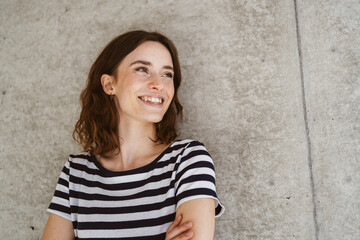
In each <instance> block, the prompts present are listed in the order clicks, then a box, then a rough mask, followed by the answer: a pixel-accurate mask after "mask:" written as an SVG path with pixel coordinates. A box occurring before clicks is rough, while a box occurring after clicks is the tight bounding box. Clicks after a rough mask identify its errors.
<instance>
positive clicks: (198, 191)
mask: <svg viewBox="0 0 360 240" xmlns="http://www.w3.org/2000/svg"><path fill="white" fill-rule="evenodd" d="M197 198H214V199H215V200H216V215H217V216H220V215H221V214H222V213H223V211H224V207H223V206H222V205H221V204H220V202H219V200H218V198H217V196H216V188H215V171H214V165H213V162H212V159H211V156H210V155H209V153H208V152H207V150H206V148H205V147H204V145H203V144H202V143H200V142H197V141H193V140H178V141H175V142H174V143H173V144H172V145H171V146H170V147H168V148H167V149H166V150H165V151H164V152H163V153H162V154H160V156H158V157H157V158H156V159H155V160H154V161H153V162H151V163H150V164H148V165H146V166H143V167H140V168H137V169H133V170H129V171H122V172H113V171H109V170H107V169H105V168H103V167H102V166H101V165H100V164H99V162H98V161H97V159H96V157H95V156H93V155H91V154H89V153H87V152H85V153H82V154H78V155H70V157H69V160H68V161H67V162H66V164H65V166H64V168H63V170H62V172H61V174H60V177H59V181H58V184H57V186H56V189H55V194H54V197H53V199H52V201H51V204H50V206H49V209H48V211H49V212H51V213H54V214H57V215H60V216H62V217H65V218H67V219H69V220H71V221H72V222H73V226H74V231H75V236H76V239H122V240H130V239H131V240H136V239H157V240H158V239H165V232H166V230H167V228H168V227H169V226H170V224H171V223H172V221H173V220H174V218H175V214H176V209H177V207H178V206H180V205H181V204H182V203H184V202H186V201H189V200H192V199H197Z"/></svg>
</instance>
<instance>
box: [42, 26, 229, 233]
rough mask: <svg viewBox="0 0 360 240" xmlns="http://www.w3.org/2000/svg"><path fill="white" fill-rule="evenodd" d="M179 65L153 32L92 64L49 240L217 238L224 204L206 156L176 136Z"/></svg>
mask: <svg viewBox="0 0 360 240" xmlns="http://www.w3.org/2000/svg"><path fill="white" fill-rule="evenodd" d="M180 82H181V72H180V64H179V60H178V56H177V51H176V48H175V46H174V44H173V43H172V42H171V41H170V40H169V39H168V38H166V37H165V36H163V35H161V34H159V33H156V32H146V31H131V32H127V33H125V34H122V35H120V36H118V37H116V38H115V39H114V40H112V41H111V42H110V43H109V44H108V45H107V46H106V47H105V49H104V50H103V51H102V52H101V54H100V55H99V57H98V58H97V59H96V61H95V62H94V64H93V66H92V67H91V70H90V73H89V78H88V82H87V86H86V87H85V89H84V90H83V92H82V94H81V103H82V111H81V114H80V119H79V120H78V122H77V124H76V126H75V130H74V134H73V135H74V138H75V139H76V140H77V141H78V142H79V143H80V144H81V145H82V146H83V148H84V151H85V152H83V153H80V154H77V155H70V156H69V159H68V161H67V163H66V164H65V166H64V168H63V170H62V172H61V175H60V178H59V181H58V184H57V186H56V190H55V194H54V197H53V199H52V201H51V204H50V206H49V209H48V212H49V213H50V215H49V219H48V221H47V224H46V226H45V230H44V233H43V238H42V239H44V240H47V239H123V240H125V239H126V240H135V239H142V240H144V239H149V240H150V239H154V240H155V239H156V240H159V239H166V240H170V239H173V240H180V239H184V240H185V239H194V240H200V239H204V240H209V239H213V234H214V225H215V224H214V223H215V215H217V216H218V215H221V214H222V212H223V211H224V208H223V206H222V205H221V204H220V202H219V200H218V198H217V196H216V190H215V173H214V166H213V162H212V159H211V157H210V155H209V153H208V152H207V150H206V148H205V147H204V145H203V144H201V143H200V142H197V141H194V140H175V138H176V137H177V132H176V128H175V123H176V118H177V115H179V116H181V115H182V106H181V104H180V102H179V100H178V97H177V90H178V88H179V86H180Z"/></svg>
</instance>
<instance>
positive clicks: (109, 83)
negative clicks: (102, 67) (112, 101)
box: [101, 74, 115, 95]
mask: <svg viewBox="0 0 360 240" xmlns="http://www.w3.org/2000/svg"><path fill="white" fill-rule="evenodd" d="M114 83H115V79H114V77H113V76H110V75H108V74H103V75H102V76H101V85H102V87H103V90H104V92H105V93H106V94H108V95H114V94H115V88H114V87H113V84H114Z"/></svg>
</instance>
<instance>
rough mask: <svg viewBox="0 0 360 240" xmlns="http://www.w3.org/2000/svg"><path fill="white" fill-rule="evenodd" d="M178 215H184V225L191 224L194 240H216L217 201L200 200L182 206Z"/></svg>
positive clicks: (178, 210)
mask: <svg viewBox="0 0 360 240" xmlns="http://www.w3.org/2000/svg"><path fill="white" fill-rule="evenodd" d="M176 215H177V216H178V215H182V216H183V218H182V223H184V222H191V223H192V228H191V231H192V232H193V237H192V238H191V239H192V240H210V239H214V230H215V200H214V199H212V198H199V199H193V200H189V201H187V202H184V203H183V204H181V205H180V206H179V207H178V209H177V211H176Z"/></svg>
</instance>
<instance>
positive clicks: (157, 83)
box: [148, 75, 164, 91]
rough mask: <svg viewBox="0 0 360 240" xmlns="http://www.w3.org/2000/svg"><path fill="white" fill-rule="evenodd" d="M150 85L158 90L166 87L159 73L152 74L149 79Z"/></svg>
mask: <svg viewBox="0 0 360 240" xmlns="http://www.w3.org/2000/svg"><path fill="white" fill-rule="evenodd" d="M148 87H149V88H150V89H153V90H158V91H160V90H162V89H163V87H164V84H163V82H162V81H161V77H160V76H158V75H156V76H152V77H151V79H150V81H149V84H148Z"/></svg>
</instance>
